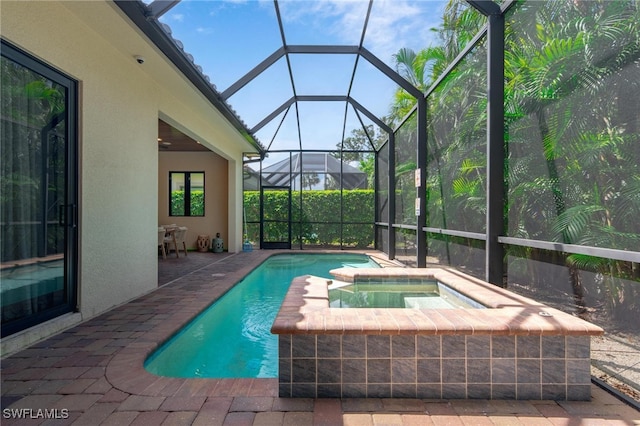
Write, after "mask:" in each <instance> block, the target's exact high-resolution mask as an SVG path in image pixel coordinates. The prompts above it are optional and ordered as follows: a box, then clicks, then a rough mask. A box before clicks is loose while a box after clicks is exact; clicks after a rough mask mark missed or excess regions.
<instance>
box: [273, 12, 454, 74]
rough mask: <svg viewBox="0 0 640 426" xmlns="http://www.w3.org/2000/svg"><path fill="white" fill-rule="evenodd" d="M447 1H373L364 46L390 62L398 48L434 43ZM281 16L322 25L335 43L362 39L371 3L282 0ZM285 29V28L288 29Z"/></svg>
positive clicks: (312, 25)
mask: <svg viewBox="0 0 640 426" xmlns="http://www.w3.org/2000/svg"><path fill="white" fill-rule="evenodd" d="M444 3H445V1H444V0H437V1H436V0H374V2H373V8H372V11H371V16H370V18H369V23H368V25H367V33H366V36H365V40H364V45H365V47H367V48H368V49H369V50H371V51H372V52H373V53H374V54H375V55H377V56H378V57H379V58H380V59H382V60H383V61H385V62H387V63H389V62H390V61H391V57H392V55H393V54H394V53H396V52H397V51H398V49H400V48H402V47H409V48H412V49H415V50H417V49H421V48H424V47H428V46H429V45H431V44H434V42H435V40H436V38H435V34H434V33H433V32H432V31H431V28H433V27H436V26H438V24H439V22H440V19H441V15H442V8H443V4H444ZM279 4H280V11H281V14H282V19H283V20H284V21H285V22H290V23H303V22H304V23H306V24H308V25H309V26H311V27H314V28H322V30H323V31H326V32H327V33H328V34H330V35H332V36H334V37H335V38H336V39H337V42H336V43H341V44H355V43H358V42H359V41H360V37H361V36H362V28H363V25H364V18H365V16H366V12H367V8H368V5H369V2H368V1H366V0H321V1H318V2H305V1H299V0H280V2H279ZM285 29H286V28H285Z"/></svg>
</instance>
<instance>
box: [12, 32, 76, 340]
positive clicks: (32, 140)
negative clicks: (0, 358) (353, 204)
mask: <svg viewBox="0 0 640 426" xmlns="http://www.w3.org/2000/svg"><path fill="white" fill-rule="evenodd" d="M0 66H1V71H2V81H1V85H0V87H1V102H2V104H1V109H0V111H1V112H0V120H1V126H0V128H1V129H2V130H1V145H0V149H1V151H0V158H1V160H0V161H1V163H0V164H1V166H0V182H1V183H0V189H1V196H0V225H1V230H0V232H1V239H0V240H1V243H0V249H1V251H0V257H1V259H0V263H1V264H0V266H1V270H0V274H1V281H0V288H1V299H0V300H1V306H2V336H3V337H4V336H7V335H10V334H13V333H15V332H17V331H21V330H24V329H26V328H29V327H31V326H33V325H36V324H38V323H41V322H43V321H46V320H49V319H51V318H54V317H56V316H59V315H62V314H64V313H67V312H71V311H73V310H75V308H76V300H77V297H76V281H77V273H76V269H77V261H76V259H77V216H78V212H77V135H76V133H77V130H76V115H77V114H76V107H77V94H76V82H75V81H73V80H72V79H70V78H69V77H67V76H65V75H63V74H62V73H60V72H58V71H56V70H54V69H52V68H50V67H49V66H47V65H45V64H43V63H42V62H39V61H38V60H36V59H35V58H33V57H31V56H28V55H27V54H25V53H23V52H21V51H20V50H18V49H17V48H15V47H14V46H12V45H10V44H8V43H5V42H4V41H3V42H2V55H1V62H0Z"/></svg>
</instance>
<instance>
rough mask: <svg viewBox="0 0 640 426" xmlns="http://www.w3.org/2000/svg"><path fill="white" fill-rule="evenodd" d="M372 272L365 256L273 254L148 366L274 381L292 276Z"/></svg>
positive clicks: (178, 373) (173, 373) (175, 373)
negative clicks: (278, 327) (276, 327)
mask: <svg viewBox="0 0 640 426" xmlns="http://www.w3.org/2000/svg"><path fill="white" fill-rule="evenodd" d="M342 267H355V268H358V267H360V268H371V267H378V265H377V264H376V263H375V262H373V261H371V260H370V258H369V257H368V256H366V255H355V254H281V255H274V256H271V257H270V258H269V259H267V260H266V261H265V262H263V263H262V264H261V265H260V266H259V267H258V268H256V269H255V270H253V271H252V272H251V273H250V274H249V275H247V276H246V277H245V278H244V279H243V280H242V281H241V282H240V283H238V284H237V285H236V286H234V287H233V288H232V289H231V290H229V291H228V292H227V293H226V294H225V295H224V296H223V297H221V298H220V299H218V301H216V302H214V303H213V304H212V305H211V306H210V307H209V308H207V309H205V310H204V311H203V312H202V313H201V314H200V315H198V316H197V317H196V318H195V319H194V320H193V321H191V322H190V323H189V324H187V325H186V326H185V327H184V328H183V329H182V330H181V331H180V332H178V333H177V334H176V335H175V336H174V337H172V338H171V339H169V340H168V341H167V342H166V343H165V344H164V345H162V346H161V347H160V348H159V349H158V350H157V351H155V352H154V353H153V354H152V355H151V356H150V357H149V358H148V359H147V361H146V362H145V368H146V369H147V371H149V372H151V373H153V374H157V375H160V376H168V377H183V378H189V377H203V378H204V377H208V378H276V377H278V336H276V335H273V334H271V325H272V324H273V321H274V319H275V317H276V314H277V313H278V310H279V309H280V305H281V304H282V300H283V299H284V296H285V294H286V293H287V290H288V289H289V285H290V284H291V281H292V280H293V278H295V277H297V276H300V275H315V276H319V277H324V278H328V279H330V278H331V275H330V274H329V271H330V270H331V269H335V268H342Z"/></svg>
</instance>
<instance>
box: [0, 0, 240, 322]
mask: <svg viewBox="0 0 640 426" xmlns="http://www.w3.org/2000/svg"><path fill="white" fill-rule="evenodd" d="M0 14H1V25H0V30H1V33H2V36H3V37H4V38H6V39H7V40H9V41H10V42H12V43H13V44H16V45H17V46H19V47H20V48H22V49H24V50H25V51H26V52H28V53H31V54H32V55H34V56H36V57H38V58H40V59H41V60H43V61H45V62H47V63H49V64H50V65H52V66H53V67H55V68H56V69H58V70H60V71H62V72H64V73H66V74H68V75H70V76H71V77H73V78H74V79H76V80H78V81H79V89H80V90H79V92H80V98H81V99H80V102H79V106H80V125H79V135H80V194H81V196H80V206H79V212H80V217H79V219H80V244H79V245H80V271H79V304H80V311H81V314H82V316H83V317H84V318H88V317H91V316H94V315H97V314H99V313H101V312H103V311H105V310H107V309H109V308H110V307H113V306H114V305H117V304H120V303H122V302H125V301H127V300H130V299H132V298H134V297H136V296H138V295H140V294H144V293H146V292H148V291H151V290H152V289H154V288H155V287H156V286H157V262H158V257H157V234H156V229H157V228H156V227H157V225H158V220H159V210H158V205H159V201H158V194H159V188H158V182H159V168H158V164H159V153H158V145H157V135H158V118H159V117H161V118H163V119H164V120H166V121H168V122H170V124H172V125H174V126H176V127H178V128H179V129H180V130H181V131H183V132H185V133H187V134H189V135H190V136H192V137H194V138H196V139H197V140H199V141H200V142H201V143H203V144H204V145H206V146H207V147H209V148H210V149H212V150H213V151H215V152H216V153H217V154H219V155H220V156H221V157H217V156H215V157H214V156H213V154H211V155H209V158H210V159H211V161H212V165H211V166H210V167H215V165H216V164H219V163H220V164H221V162H224V168H225V172H224V173H226V179H220V182H219V183H214V184H213V185H215V186H216V187H217V186H218V185H219V188H214V187H211V188H210V185H208V186H207V189H208V190H209V189H211V191H209V192H210V193H211V194H212V195H213V194H222V193H224V196H222V195H220V196H221V197H226V199H227V200H228V201H227V202H226V204H225V209H226V218H225V215H221V216H220V218H219V219H214V222H212V223H211V224H210V225H209V226H211V228H213V229H210V228H209V232H213V231H214V230H215V229H220V231H219V232H224V235H225V237H226V238H225V246H228V247H229V248H230V251H239V249H241V244H242V240H241V237H242V236H241V223H242V222H241V221H242V214H241V213H242V200H241V191H240V190H239V189H238V187H241V182H242V181H241V179H242V170H241V168H242V152H243V151H247V150H249V149H250V147H249V146H248V144H247V142H246V141H244V139H242V137H241V136H240V134H239V133H238V132H237V131H236V130H235V129H234V128H233V127H232V126H231V125H230V124H229V123H228V122H226V120H224V118H223V117H222V116H221V115H220V113H219V112H218V111H217V110H215V109H214V108H213V107H212V106H211V105H210V104H209V102H208V101H207V100H206V99H205V98H204V97H203V96H202V95H201V94H200V93H199V92H198V91H196V90H195V89H194V88H193V87H192V86H191V84H190V83H189V82H188V81H186V80H185V79H184V77H183V76H181V75H180V74H179V73H178V72H177V70H176V69H175V67H174V66H173V65H171V64H170V63H168V62H167V60H166V58H164V56H163V55H162V54H160V53H159V52H158V51H157V49H156V48H155V47H153V46H152V45H151V44H150V42H149V41H147V40H146V38H144V36H142V35H141V34H140V33H139V31H138V30H137V29H135V28H134V27H133V24H131V23H129V21H128V20H127V18H126V17H125V16H123V15H122V13H121V12H120V11H119V9H118V8H117V7H116V6H115V5H113V4H112V3H110V2H108V1H75V2H54V1H47V2H44V1H43V2H40V1H38V2H36V1H19V2H13V1H5V0H3V1H1V2H0ZM134 55H143V56H144V57H145V59H146V61H145V63H144V64H143V65H139V64H138V63H137V62H136V61H135V59H134ZM223 158H224V160H223ZM220 168H222V167H220ZM216 173H217V172H216ZM223 181H224V182H223ZM237 182H240V184H238V183H237ZM224 185H227V187H224ZM228 188H230V190H228ZM225 220H226V221H227V223H225V222H224V221H225ZM187 226H189V224H187ZM193 227H194V230H195V229H196V227H197V226H196V225H195V224H194V225H193ZM221 228H224V229H221Z"/></svg>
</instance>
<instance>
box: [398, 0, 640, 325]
mask: <svg viewBox="0 0 640 426" xmlns="http://www.w3.org/2000/svg"><path fill="white" fill-rule="evenodd" d="M485 21H486V20H485V18H484V17H483V16H482V15H480V14H478V13H477V12H476V11H474V10H473V8H471V7H469V6H468V5H467V4H466V2H464V1H459V0H451V1H450V2H449V3H448V5H447V7H446V10H445V13H444V20H443V24H442V26H441V27H440V28H438V29H436V31H437V32H438V34H439V35H440V40H441V45H439V46H435V47H433V46H430V47H427V48H425V49H423V50H421V51H419V52H413V51H411V50H409V49H401V50H399V51H398V53H397V54H396V56H395V60H396V69H397V70H398V72H400V73H401V74H402V75H403V76H404V77H405V78H406V79H407V80H408V81H410V82H412V84H414V85H415V86H416V87H419V88H420V89H421V90H423V91H425V92H428V93H429V96H428V98H427V104H428V117H427V122H428V132H427V133H428V163H427V165H426V167H427V186H426V189H425V196H426V197H427V202H428V226H430V227H435V228H442V229H449V230H457V231H467V232H477V233H484V232H485V215H486V195H485V194H486V187H487V182H486V179H485V176H486V141H485V140H486V41H485V38H479V39H478V42H477V43H476V45H475V46H474V47H473V48H472V49H471V50H469V51H468V53H467V54H466V55H465V56H464V58H462V59H461V60H460V61H459V62H458V63H457V64H456V65H455V66H453V67H452V68H451V69H450V70H449V71H448V72H447V74H446V75H445V74H442V73H443V72H444V71H445V70H446V69H447V66H449V64H450V63H451V62H452V60H453V59H454V58H456V57H457V56H458V55H459V54H460V52H461V51H462V49H463V48H464V46H466V44H467V43H468V42H469V41H470V40H472V39H473V37H474V36H475V34H476V33H477V32H478V31H479V30H480V29H481V28H482V27H483V26H484V24H485ZM505 21H506V37H505V62H504V65H505V70H504V71H505V100H504V106H505V131H504V140H505V151H506V158H507V159H506V163H505V185H506V188H507V194H506V200H505V221H504V223H505V228H504V234H503V235H506V236H509V237H514V238H519V239H522V240H523V241H528V240H534V241H535V240H538V241H547V242H560V243H564V244H573V245H579V246H590V247H601V248H609V249H617V250H630V251H638V248H639V247H640V221H638V220H637V218H635V217H634V216H636V215H637V213H638V212H640V149H638V146H640V117H639V116H638V113H637V111H639V110H640V11H639V9H638V5H637V3H636V2H634V1H631V0H629V1H605V0H598V1H575V2H552V1H550V2H517V3H515V4H514V6H513V7H512V8H511V9H510V10H509V11H508V12H507V14H506V18H505ZM438 78H440V81H439V83H438V85H437V86H435V87H431V86H432V85H433V84H434V82H436V81H437V79H438ZM414 103H415V100H414V99H413V98H412V97H411V96H409V95H408V94H407V93H406V92H404V91H403V90H402V89H398V91H397V93H396V96H395V99H394V103H393V105H392V107H391V120H392V121H394V122H396V123H400V122H402V120H403V119H405V120H406V118H407V114H408V113H409V112H410V111H412V108H413V106H414ZM415 125H416V121H415V119H412V118H411V117H410V118H409V119H408V120H406V121H405V122H404V124H403V125H402V127H401V129H400V131H399V133H400V132H404V133H411V131H412V130H411V129H415ZM405 127H406V128H408V130H404V129H403V128H405ZM410 139H411V138H410ZM413 151H415V148H414V149H413ZM413 151H410V153H412V152H413ZM403 152H404V151H403ZM403 152H398V153H397V157H400V158H399V159H398V158H397V161H398V168H399V169H402V167H403V166H405V165H408V166H409V167H407V169H410V166H411V165H412V164H413V161H415V160H413V159H412V158H411V155H409V156H406V155H405V154H404V153H403ZM396 174H397V175H399V177H398V184H399V188H398V189H399V190H400V195H398V196H397V197H399V198H397V200H399V201H400V202H401V203H398V206H401V205H403V204H402V202H404V204H405V205H406V204H408V202H409V201H410V200H412V199H413V197H414V196H415V189H414V188H412V187H411V185H410V177H407V178H405V179H403V178H402V177H401V174H399V173H398V170H397V173H396ZM403 188H406V190H403ZM410 214H411V212H410V209H406V208H402V207H399V208H398V215H399V217H398V216H397V217H396V222H398V223H411V221H415V219H412V218H411V217H410ZM430 237H432V238H430V239H428V241H429V255H430V256H435V257H438V258H440V259H441V260H442V261H445V262H449V263H450V264H456V266H462V267H467V268H469V267H470V265H474V264H479V266H480V268H483V267H484V265H483V264H482V262H477V259H476V258H475V257H477V256H482V252H481V250H478V247H479V245H478V242H477V241H473V240H470V239H464V238H462V239H461V238H456V239H455V240H453V239H451V240H450V241H447V238H444V239H443V237H442V236H437V234H436V235H430ZM465 240H466V242H465ZM443 241H444V244H443ZM505 262H506V264H507V265H508V273H507V277H506V281H507V282H506V283H505V284H510V285H512V286H514V287H527V288H529V289H536V290H535V291H538V292H540V291H544V292H546V293H547V294H548V295H549V297H550V298H553V297H555V296H557V297H559V298H562V297H565V296H562V295H571V297H572V298H573V301H574V302H575V309H576V312H577V313H578V314H581V315H585V314H586V313H587V311H588V310H591V311H593V310H594V308H600V307H604V308H606V309H605V311H606V312H607V315H610V316H612V317H617V318H619V319H621V320H624V319H625V318H630V317H632V316H634V315H637V314H639V313H640V297H639V296H640V288H639V285H638V283H639V282H640V268H639V267H638V264H637V263H632V262H625V261H620V260H615V259H607V258H602V257H594V256H587V255H584V254H568V253H563V252H555V251H549V250H542V249H538V248H534V247H531V246H530V245H529V246H527V244H523V245H518V246H516V245H513V246H507V256H506V258H505ZM562 271H564V272H562ZM471 272H474V273H476V274H477V275H482V274H483V271H481V270H477V271H471ZM559 273H564V274H565V277H566V279H565V280H564V281H563V280H559V279H558V276H559V275H558V274H559ZM565 298H566V297H565ZM562 303H565V304H566V303H567V301H566V300H563V301H562Z"/></svg>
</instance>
